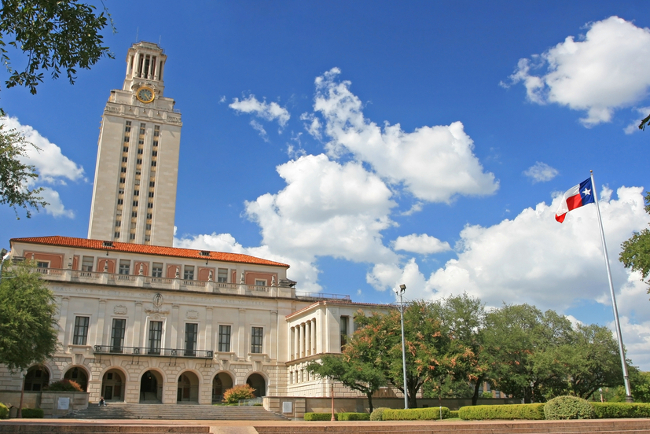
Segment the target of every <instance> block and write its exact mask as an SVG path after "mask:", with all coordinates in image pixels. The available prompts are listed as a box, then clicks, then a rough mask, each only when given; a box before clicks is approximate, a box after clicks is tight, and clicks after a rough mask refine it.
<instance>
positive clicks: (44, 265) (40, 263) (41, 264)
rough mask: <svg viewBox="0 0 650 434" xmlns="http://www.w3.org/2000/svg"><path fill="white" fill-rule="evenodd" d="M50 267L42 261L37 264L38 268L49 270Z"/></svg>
mask: <svg viewBox="0 0 650 434" xmlns="http://www.w3.org/2000/svg"><path fill="white" fill-rule="evenodd" d="M49 267H50V263H49V262H41V261H37V262H36V268H49Z"/></svg>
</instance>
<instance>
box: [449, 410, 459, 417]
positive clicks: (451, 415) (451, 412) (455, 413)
mask: <svg viewBox="0 0 650 434" xmlns="http://www.w3.org/2000/svg"><path fill="white" fill-rule="evenodd" d="M458 417H460V416H458V410H449V419H455V418H458Z"/></svg>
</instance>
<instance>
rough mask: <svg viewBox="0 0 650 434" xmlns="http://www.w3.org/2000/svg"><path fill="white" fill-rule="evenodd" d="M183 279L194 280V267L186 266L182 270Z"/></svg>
mask: <svg viewBox="0 0 650 434" xmlns="http://www.w3.org/2000/svg"><path fill="white" fill-rule="evenodd" d="M183 279H185V280H194V266H193V265H186V266H185V267H184V268H183Z"/></svg>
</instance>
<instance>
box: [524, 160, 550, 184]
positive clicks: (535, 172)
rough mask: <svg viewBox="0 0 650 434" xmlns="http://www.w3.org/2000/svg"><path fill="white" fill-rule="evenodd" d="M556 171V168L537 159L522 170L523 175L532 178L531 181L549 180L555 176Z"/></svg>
mask: <svg viewBox="0 0 650 434" xmlns="http://www.w3.org/2000/svg"><path fill="white" fill-rule="evenodd" d="M558 173H559V172H558V171H557V169H554V168H552V167H551V166H549V165H548V164H546V163H541V162H539V161H537V162H536V163H535V164H533V165H532V166H531V167H529V168H528V169H526V170H525V171H524V175H526V176H527V177H529V178H530V179H532V180H533V183H536V182H546V181H550V180H551V179H553V178H555V177H556V176H557V175H558Z"/></svg>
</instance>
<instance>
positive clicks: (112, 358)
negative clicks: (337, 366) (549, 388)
mask: <svg viewBox="0 0 650 434" xmlns="http://www.w3.org/2000/svg"><path fill="white" fill-rule="evenodd" d="M166 60H167V57H166V56H165V54H164V53H163V50H162V49H161V48H160V47H158V45H156V44H153V43H148V42H139V43H136V44H134V45H133V46H132V47H131V48H130V49H129V51H128V55H127V59H126V63H127V69H126V78H125V80H124V85H123V87H122V89H121V90H113V91H111V93H110V96H109V99H108V102H107V104H106V107H105V109H104V114H103V116H102V125H101V129H100V135H99V143H98V155H97V165H96V170H95V183H94V189H93V198H92V208H91V213H90V224H89V229H88V238H87V239H85V238H71V237H61V236H47V237H24V238H13V239H12V240H11V258H12V259H13V260H14V261H19V260H24V259H27V260H33V261H35V262H36V263H37V266H38V271H39V272H40V273H42V277H43V279H44V280H45V281H46V282H47V285H48V286H49V287H50V289H51V290H52V291H53V292H54V295H55V297H56V302H57V304H58V306H59V312H58V318H57V320H58V327H59V344H60V345H59V348H58V350H57V352H56V354H55V355H54V357H53V358H52V359H51V360H48V361H46V362H45V363H44V364H43V365H40V366H33V367H31V368H30V369H29V370H28V371H27V373H26V376H25V378H24V381H22V380H21V375H20V374H19V373H11V372H9V371H8V370H7V369H6V368H4V367H2V366H0V389H1V390H4V391H20V390H21V387H22V386H23V385H24V387H25V391H40V390H43V388H44V387H45V386H47V385H48V384H49V383H51V382H53V381H57V380H60V379H63V378H68V379H72V380H75V381H76V382H78V383H79V384H80V385H81V386H82V387H83V388H84V389H86V390H87V391H88V392H89V400H90V402H97V401H98V400H99V398H100V396H103V397H104V398H105V399H106V400H107V401H109V402H110V401H120V402H126V403H132V404H138V403H164V404H170V403H186V402H192V403H198V404H212V403H213V402H218V401H220V400H221V397H222V395H223V393H224V391H225V390H227V389H229V388H231V387H232V386H233V385H239V384H249V385H251V386H252V387H253V388H254V389H255V390H256V395H258V396H278V397H282V396H298V397H324V396H330V395H329V394H330V384H329V383H328V382H327V381H324V380H321V379H317V378H314V377H313V376H310V375H309V374H308V373H307V372H306V370H305V366H306V365H307V363H309V362H311V361H313V360H317V359H318V358H319V357H321V356H322V355H323V354H328V353H339V352H340V351H341V346H342V345H343V344H345V342H346V340H347V339H348V338H349V337H350V336H351V335H352V332H353V330H354V319H353V316H354V314H355V312H357V311H358V310H359V309H361V310H363V311H364V312H366V313H370V312H373V311H386V310H387V309H388V307H387V306H385V305H371V304H362V303H354V302H352V301H351V300H350V298H349V297H348V296H336V295H327V294H309V293H301V292H300V291H298V290H297V289H296V282H294V281H292V280H290V279H289V278H288V277H287V271H288V269H289V265H288V264H282V263H278V262H274V261H270V260H266V259H261V258H256V257H253V256H248V255H243V254H235V253H223V252H213V251H202V250H193V249H181V248H175V247H172V243H173V232H174V215H175V201H176V185H177V177H178V157H179V149H180V133H181V127H182V121H181V114H180V112H179V111H178V110H176V109H175V108H174V100H173V99H171V98H168V97H164V96H163V91H164V82H163V78H164V72H165V62H166ZM21 383H22V384H21ZM336 394H337V396H339V397H342V396H350V397H353V396H357V393H356V392H354V391H351V390H347V389H344V388H342V387H337V388H336Z"/></svg>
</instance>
